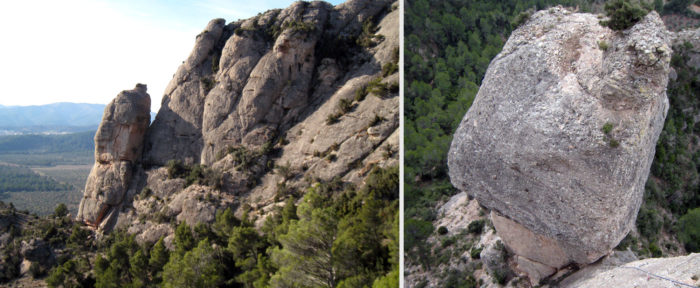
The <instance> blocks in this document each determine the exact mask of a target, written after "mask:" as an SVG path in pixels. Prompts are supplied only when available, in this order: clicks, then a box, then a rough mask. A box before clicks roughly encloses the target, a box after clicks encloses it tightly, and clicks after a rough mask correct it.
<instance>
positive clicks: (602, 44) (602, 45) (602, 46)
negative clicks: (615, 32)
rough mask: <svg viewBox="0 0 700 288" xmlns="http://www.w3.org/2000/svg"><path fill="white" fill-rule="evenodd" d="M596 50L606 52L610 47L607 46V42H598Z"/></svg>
mask: <svg viewBox="0 0 700 288" xmlns="http://www.w3.org/2000/svg"><path fill="white" fill-rule="evenodd" d="M598 48H599V49H600V50H603V51H608V48H610V47H609V46H608V42H605V41H600V42H598Z"/></svg>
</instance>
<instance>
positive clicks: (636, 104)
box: [448, 8, 672, 277]
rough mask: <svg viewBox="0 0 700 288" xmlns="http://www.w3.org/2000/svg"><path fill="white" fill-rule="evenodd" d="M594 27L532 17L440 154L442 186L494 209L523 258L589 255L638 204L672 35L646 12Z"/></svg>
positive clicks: (558, 16)
mask: <svg viewBox="0 0 700 288" xmlns="http://www.w3.org/2000/svg"><path fill="white" fill-rule="evenodd" d="M598 22H599V19H597V17H596V16H595V15H591V14H579V13H572V12H570V11H568V10H565V9H563V8H551V9H549V10H545V11H540V12H537V13H535V14H534V15H533V17H532V18H531V20H529V21H528V22H527V23H526V24H525V25H523V26H521V27H520V28H518V29H517V30H515V31H514V32H513V34H512V35H511V36H510V38H509V39H508V42H507V43H506V44H505V46H504V48H503V50H502V52H501V53H500V54H499V55H497V56H496V57H495V58H494V60H493V61H492V62H491V64H490V65H489V67H488V70H487V72H486V75H485V78H484V80H483V83H482V85H481V88H480V89H479V93H478V94H477V96H476V100H475V101H474V103H473V105H472V106H471V108H470V109H469V111H468V112H467V114H466V115H465V116H464V118H463V119H462V122H461V124H460V126H459V128H458V129H457V131H456V133H455V135H454V139H453V141H452V145H451V147H450V151H449V155H448V166H449V171H450V172H449V173H450V178H451V181H452V183H453V184H454V185H455V187H457V188H458V189H460V190H462V191H466V192H467V193H469V194H470V195H472V196H474V197H475V198H476V199H477V200H478V201H479V203H480V204H481V205H483V206H486V207H487V208H489V209H491V210H492V211H493V212H494V213H493V214H492V215H493V217H492V218H493V219H492V220H493V223H494V226H495V228H496V230H497V231H498V234H499V236H500V237H501V238H502V239H503V241H504V243H505V244H506V245H507V246H508V248H509V249H510V250H511V251H513V252H514V253H515V254H517V255H519V257H525V258H527V259H524V260H523V261H522V262H523V263H525V262H527V261H531V262H534V263H535V264H537V265H540V264H543V265H545V266H549V267H552V268H559V267H562V266H565V265H568V264H570V263H578V264H588V263H591V262H593V261H595V260H597V259H599V258H600V257H601V256H603V255H606V254H607V253H608V252H609V251H611V249H612V248H614V247H615V246H616V245H617V244H618V243H619V242H620V241H621V240H622V239H623V238H624V237H625V235H626V234H627V233H628V232H629V231H630V229H631V228H632V227H633V225H634V221H635V219H636V215H637V211H638V210H639V206H640V205H641V203H642V197H643V191H644V184H645V182H646V180H647V177H648V174H649V168H650V166H651V163H652V160H653V158H654V150H655V144H656V141H657V139H658V137H659V134H660V133H661V130H662V128H663V124H664V119H665V117H666V112H667V110H668V106H669V103H668V99H667V98H666V84H667V82H668V74H669V62H670V58H671V53H672V51H671V49H670V48H669V47H670V46H671V45H670V40H669V39H670V37H669V33H668V31H666V29H665V27H664V25H663V22H662V21H661V19H660V18H659V16H658V14H656V13H655V12H651V13H649V14H648V15H647V16H646V17H645V18H644V19H643V20H641V21H640V22H639V23H637V24H636V25H635V26H633V27H631V28H629V29H628V30H625V31H618V32H616V31H612V30H610V29H608V28H606V27H603V26H601V25H600V24H599V23H598ZM601 43H603V44H604V45H603V44H601ZM527 263H530V262H527ZM539 270H541V271H545V270H546V271H554V270H551V269H539ZM541 276H542V275H539V276H538V277H541Z"/></svg>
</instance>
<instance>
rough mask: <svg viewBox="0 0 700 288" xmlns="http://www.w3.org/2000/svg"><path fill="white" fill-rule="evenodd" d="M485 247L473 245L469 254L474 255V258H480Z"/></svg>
mask: <svg viewBox="0 0 700 288" xmlns="http://www.w3.org/2000/svg"><path fill="white" fill-rule="evenodd" d="M483 249H484V248H483V247H478V248H477V247H476V246H474V247H472V249H471V250H469V256H471V257H472V259H480V258H481V250H483Z"/></svg>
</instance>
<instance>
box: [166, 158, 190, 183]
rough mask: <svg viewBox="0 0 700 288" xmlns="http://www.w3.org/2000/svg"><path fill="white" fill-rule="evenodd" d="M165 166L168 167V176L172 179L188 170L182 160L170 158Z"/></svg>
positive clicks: (179, 176)
mask: <svg viewBox="0 0 700 288" xmlns="http://www.w3.org/2000/svg"><path fill="white" fill-rule="evenodd" d="M165 167H167V168H168V178H170V179H174V178H181V177H182V176H184V175H185V173H186V171H187V169H185V166H184V165H182V162H180V160H174V159H173V160H170V161H168V162H167V163H165Z"/></svg>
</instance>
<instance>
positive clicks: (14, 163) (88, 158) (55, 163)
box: [0, 131, 95, 215]
mask: <svg viewBox="0 0 700 288" xmlns="http://www.w3.org/2000/svg"><path fill="white" fill-rule="evenodd" d="M94 135H95V132H94V131H88V132H80V133H74V134H61V135H12V136H0V199H2V200H3V201H5V202H13V203H14V204H15V205H16V206H17V207H20V208H21V209H28V210H30V211H31V212H32V213H37V214H39V215H48V214H50V213H51V212H52V211H53V209H54V207H55V206H56V205H57V204H58V203H59V202H65V203H66V204H68V207H69V209H70V210H71V212H73V213H74V214H75V212H77V206H78V202H79V201H80V197H81V196H82V192H81V190H82V188H83V187H84V186H85V179H86V178H87V176H88V174H89V173H90V165H92V164H93V162H94V161H95V160H94V153H95V152H94V141H93V137H94ZM3 162H4V163H10V164H3ZM28 167H31V168H28ZM3 192H4V193H3Z"/></svg>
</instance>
